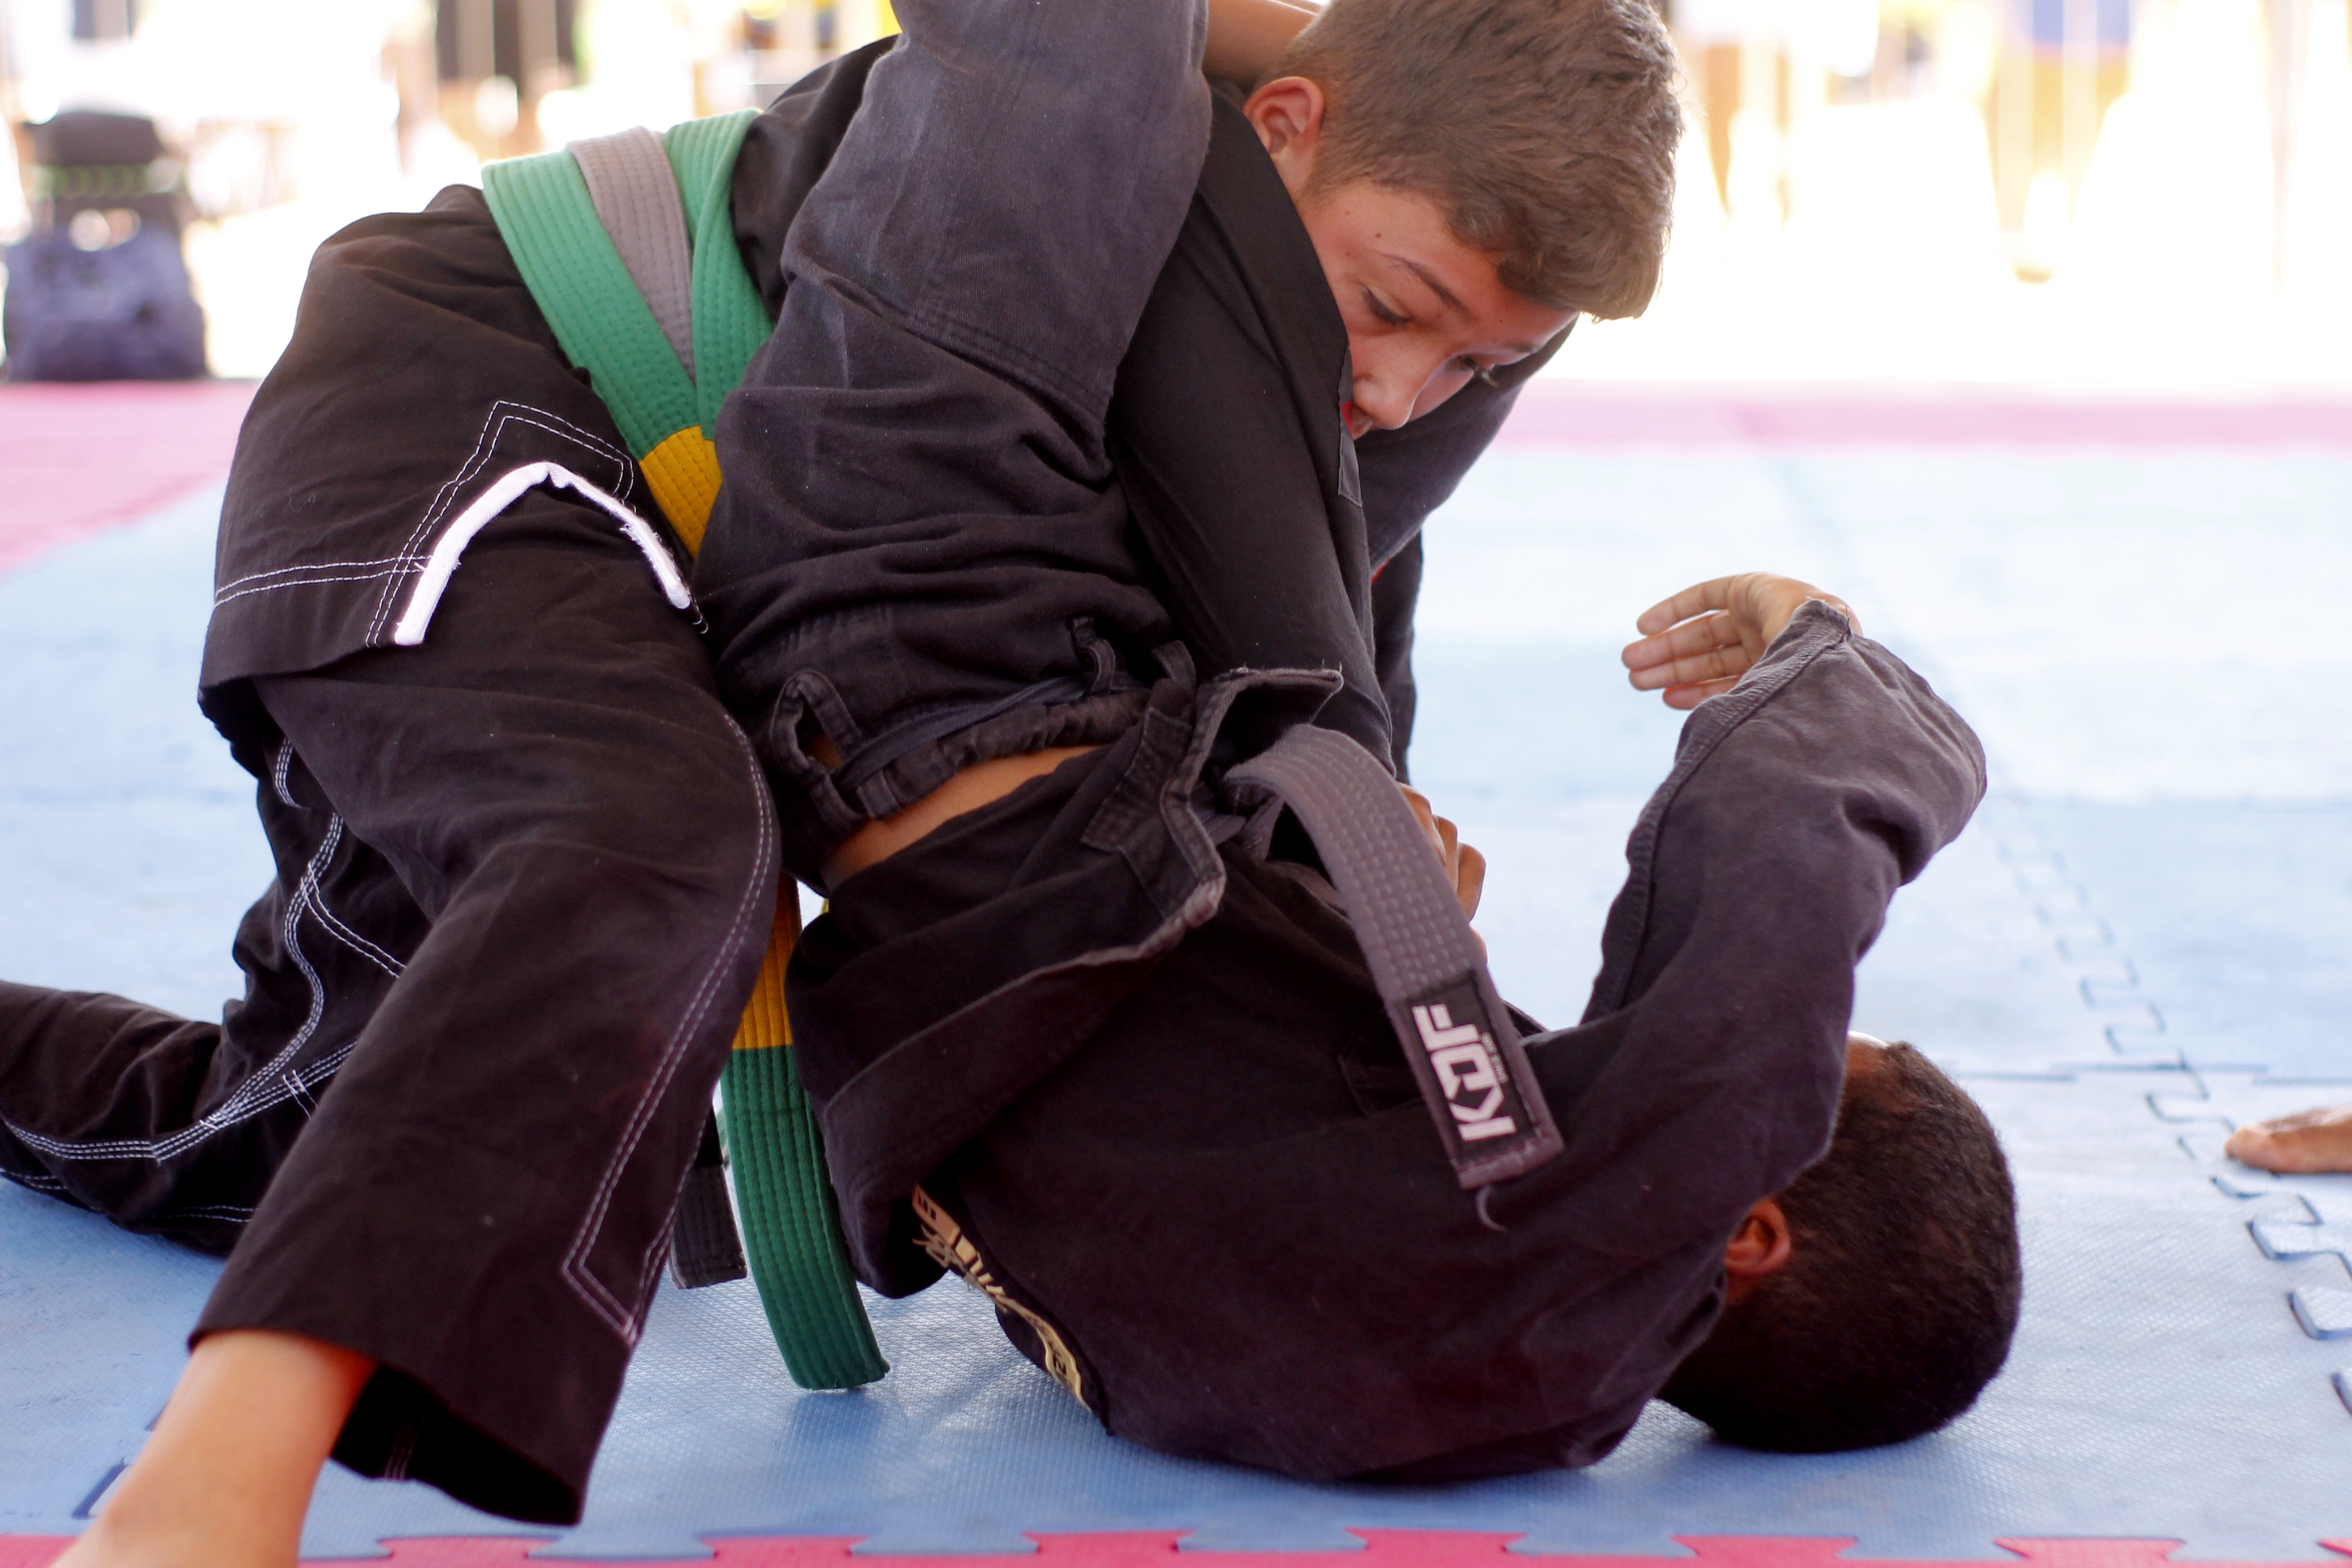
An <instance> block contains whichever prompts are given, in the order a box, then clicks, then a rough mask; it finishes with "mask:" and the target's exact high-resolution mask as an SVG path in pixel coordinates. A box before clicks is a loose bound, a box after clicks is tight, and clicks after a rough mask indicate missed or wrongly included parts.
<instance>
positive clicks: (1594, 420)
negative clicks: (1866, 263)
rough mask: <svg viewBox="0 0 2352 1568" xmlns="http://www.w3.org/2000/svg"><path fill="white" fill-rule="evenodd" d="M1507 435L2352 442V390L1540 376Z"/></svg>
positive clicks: (1521, 438) (1597, 443) (1603, 440)
mask: <svg viewBox="0 0 2352 1568" xmlns="http://www.w3.org/2000/svg"><path fill="white" fill-rule="evenodd" d="M1496 445H1497V446H1498V447H1502V448H1505V449H1508V448H1511V447H1521V448H1526V447H1673V448H1685V449H1687V448H1708V447H1805V446H1824V447H1853V446H1927V447H2136V448H2146V447H2257V448H2259V447H2271V448H2291V447H2300V448H2305V449H2319V450H2328V451H2341V450H2347V449H2352V391H2331V392H2327V393H2317V392H2310V393H2293V394H2288V393H2278V394H2265V395H2250V396H2246V397H2242V398H2222V397H2215V398H2206V399H2199V398H2179V397H2165V398H2132V397H2125V396H2118V395H2086V394H2081V393H2058V392H2049V393H2044V392H2037V391H2035V390H2032V389H2030V388H2021V387H1937V386H1919V385H1891V384H1890V385H1869V384H1793V383H1791V384H1754V385H1745V386H1743V385H1735V384H1666V383H1659V384H1649V383H1631V382H1586V381H1549V380H1546V381H1535V382H1530V383H1529V384H1528V387H1527V390H1526V391H1525V392H1523V393H1522V394H1521V395H1520V397H1519V402H1518V405H1517V408H1515V409H1514V410H1513V411H1512V414H1511V418H1510V421H1509V423H1508V424H1507V425H1505V426H1503V431H1502V435H1501V436H1500V437H1499V438H1498V439H1497V441H1496Z"/></svg>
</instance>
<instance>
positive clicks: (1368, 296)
mask: <svg viewBox="0 0 2352 1568" xmlns="http://www.w3.org/2000/svg"><path fill="white" fill-rule="evenodd" d="M1362 293H1363V296H1364V309H1365V310H1370V312H1371V313H1372V319H1373V320H1374V321H1379V322H1380V323H1381V325H1382V326H1384V327H1402V326H1403V325H1404V324H1405V323H1406V322H1407V321H1412V317H1411V316H1405V315H1400V314H1399V313H1398V312H1396V311H1394V310H1390V309H1389V308H1388V307H1387V306H1386V305H1384V304H1382V303H1381V297H1380V296H1379V295H1378V294H1375V293H1373V292H1372V291H1371V290H1370V289H1364V290H1362Z"/></svg>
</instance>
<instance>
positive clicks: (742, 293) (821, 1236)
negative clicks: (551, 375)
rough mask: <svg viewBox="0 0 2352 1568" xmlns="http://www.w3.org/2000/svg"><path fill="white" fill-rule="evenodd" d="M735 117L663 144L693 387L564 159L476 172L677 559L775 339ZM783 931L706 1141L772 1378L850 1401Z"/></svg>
mask: <svg viewBox="0 0 2352 1568" xmlns="http://www.w3.org/2000/svg"><path fill="white" fill-rule="evenodd" d="M752 118H753V116H752V114H751V110H743V111H741V112H740V113H736V114H725V115H719V116H717V117H715V118H712V119H709V120H696V121H688V122H686V123H685V124H683V125H679V126H677V127H674V128H673V129H672V130H671V131H670V132H668V133H667V135H665V136H664V137H663V138H662V152H663V154H664V155H665V156H666V158H667V162H668V164H669V176H670V178H671V179H672V180H673V181H674V182H675V183H676V184H677V192H678V202H679V206H680V209H681V211H682V213H683V215H684V218H685V222H686V227H687V240H688V248H689V251H690V255H691V269H692V290H691V292H692V319H691V326H692V333H693V335H692V343H693V353H694V360H695V367H696V370H697V372H698V374H695V375H689V374H688V373H687V370H686V366H685V365H684V364H683V363H680V362H679V359H678V356H677V353H676V351H674V350H673V349H672V348H671V347H670V342H669V339H668V338H667V337H666V336H665V335H664V334H663V331H662V328H661V323H660V321H658V320H656V317H655V315H654V312H653V310H652V308H651V307H650V306H648V305H647V304H646V300H645V297H644V296H643V295H642V294H640V293H639V292H638V291H637V286H636V283H635V280H634V279H632V278H631V277H630V275H629V270H628V267H627V264H626V263H625V262H624V261H623V260H622V259H621V254H620V251H619V250H618V249H617V248H616V247H614V242H613V237H612V236H611V235H609V234H608V233H607V232H606V231H605V228H604V223H603V221H602V220H601V219H600V218H599V217H598V216H597V212H596V205H595V202H594V200H593V197H592V196H591V195H590V194H589V189H588V183H587V180H586V178H585V177H584V176H583V174H582V173H581V170H580V164H579V162H578V160H577V159H575V158H574V157H573V156H572V153H569V152H562V153H544V154H541V155H540V156H538V157H532V158H517V159H513V160H510V161H509V162H506V163H492V164H490V165H488V167H486V168H484V169H483V171H482V194H483V195H484V196H485V198H487V200H488V203H489V208H490V214H491V216H493V217H495V218H496V219H497V220H498V225H499V234H500V236H501V237H503V238H504V239H505V240H506V244H507V248H508V250H509V252H510V253H511V254H512V255H513V257H514V258H515V265H516V267H517V268H519V269H520V271H521V273H522V278H523V281H524V283H526V284H527V285H528V286H529V287H530V292H531V297H532V299H533V300H537V301H538V304H539V308H540V310H541V313H542V314H543V315H545V316H546V318H547V321H548V325H549V326H550V327H551V328H552V329H553V330H554V332H555V339H556V342H558V343H559V344H561V345H562V349H563V353H564V354H565V357H567V358H568V359H569V360H570V361H571V362H572V364H573V365H575V366H577V367H579V368H581V369H583V370H585V371H586V372H587V373H588V375H589V383H590V384H591V385H592V386H593V388H594V389H595V392H596V395H597V396H599V397H601V398H602V399H604V406H605V407H606V408H608V409H610V410H611V411H612V415H613V421H614V424H615V425H617V426H619V427H620V431H621V437H622V439H623V440H624V441H625V442H626V443H627V444H628V447H629V451H630V454H631V456H633V457H635V458H636V459H637V461H638V463H639V464H640V466H641V468H642V469H643V471H644V472H645V474H646V479H647V483H648V487H649V488H650V489H652V490H653V491H654V494H655V496H656V500H659V501H660V502H661V503H662V507H663V510H664V511H665V512H666V513H667V514H668V516H669V520H670V521H671V523H672V525H673V526H674V527H675V528H676V529H677V531H678V534H679V537H680V538H681V539H683V540H684V541H685V542H686V544H687V547H688V550H693V549H696V548H698V546H699V543H700V541H701V538H702V530H703V525H704V523H705V522H706V521H708V519H709V509H710V504H711V500H712V499H713V498H714V497H715V496H716V494H717V483H716V476H717V461H716V455H715V451H714V449H713V448H711V447H710V444H709V443H710V438H711V433H712V431H713V429H714V428H715V426H716V425H717V421H718V416H719V404H720V403H721V402H722V401H723V400H724V399H725V397H726V395H727V394H729V393H730V392H731V391H733V390H734V389H735V387H736V385H737V384H739V383H740V382H741V380H742V379H743V372H744V369H745V367H746V366H748V365H749V364H750V363H751V356H752V355H753V354H754V353H758V352H759V349H760V346H761V344H762V343H764V342H767V340H768V334H769V332H770V331H772V330H773V326H774V323H773V322H772V321H771V320H770V319H769V316H768V312H767V306H766V302H765V301H764V300H761V297H760V291H759V289H758V288H757V286H755V285H754V284H753V283H752V281H751V275H750V273H748V272H746V271H745V270H744V268H743V261H742V257H741V255H740V252H738V250H737V249H736V247H735V231H734V222H733V217H732V214H731V211H730V205H729V189H730V184H731V183H732V180H733V175H734V169H735V156H736V153H738V152H739V151H740V148H741V147H742V144H743V133H744V131H745V130H746V129H747V128H748V127H749V126H750V125H751V121H752ZM799 933H800V912H799V903H798V900H797V897H796V895H795V892H794V889H793V888H792V887H791V885H790V884H787V885H786V887H785V888H784V889H783V896H782V898H781V899H780V900H778V904H777V910H776V916H775V921H774V923H773V926H772V931H771V935H770V940H769V946H768V953H767V958H766V961H765V963H763V965H762V966H761V971H760V976H759V979H758V981H757V983H756V984H754V986H753V988H752V994H751V1002H750V1005H748V1006H746V1007H745V1009H744V1013H743V1019H742V1023H741V1025H740V1027H739V1028H738V1030H737V1032H736V1036H735V1045H734V1048H733V1049H732V1050H731V1051H730V1052H729V1053H728V1059H727V1068H726V1071H725V1074H724V1075H723V1076H722V1078H721V1079H720V1080H719V1089H720V1106H721V1110H720V1127H721V1130H722V1131H723V1133H724V1139H725V1144H726V1150H727V1162H728V1169H729V1173H730V1176H731V1178H732V1181H733V1185H734V1189H735V1203H736V1208H737V1210H738V1212H739V1214H740V1217H741V1221H742V1230H743V1253H744V1261H745V1262H746V1264H747V1265H748V1266H749V1268H750V1269H751V1279H752V1280H753V1282H754V1283H755V1284H756V1285H757V1286H758V1287H759V1290H760V1304H761V1308H762V1309H764V1310H765V1311H766V1312H767V1316H768V1327H769V1330H770V1331H771V1332H772V1333H773V1334H774V1335H775V1338H776V1348H777V1349H778V1350H779V1351H781V1352H782V1354H783V1358H784V1365H785V1367H786V1369H787V1370H789V1371H790V1372H791V1373H792V1376H793V1382H794V1383H797V1384H800V1385H801V1386H802V1387H803V1388H855V1387H856V1386H858V1385H859V1384H867V1383H872V1382H873V1381H875V1380H876V1379H877V1378H879V1377H880V1376H882V1375H883V1373H887V1372H888V1371H889V1370H890V1368H889V1363H887V1362H886V1361H884V1360H883V1359H882V1352H881V1349H880V1347H879V1346H877V1344H876V1343H875V1342H874V1329H873V1325H872V1324H871V1323H870V1322H869V1321H867V1319H866V1307H865V1303H864V1302H863V1301H862V1300H860V1299H859V1296H858V1293H857V1280H856V1275H855V1274H853V1273H852V1271H851V1269H850V1266H849V1250H848V1247H847V1246H846V1245H845V1243H844V1240H843V1237H842V1231H841V1220H840V1215H839V1213H838V1211H837V1207H836V1205H835V1199H834V1194H833V1186H832V1184H831V1182H830V1181H829V1179H828V1178H827V1175H826V1172H825V1163H824V1140H823V1137H822V1135H821V1133H820V1131H819V1130H818V1127H817V1121H816V1113H815V1110H814V1107H812V1106H811V1105H810V1103H809V1099H808V1094H807V1092H806V1091H805V1090H804V1089H802V1087H801V1082H800V1074H799V1069H798V1066H797V1062H796V1058H795V1057H794V1053H793V1049H792V1025H791V1020H790V1019H789V1018H788V1017H787V1016H785V1012H784V993H783V973H784V965H785V963H786V962H787V961H788V960H789V959H790V958H791V956H792V951H793V942H795V940H796V939H797V938H798V936H799Z"/></svg>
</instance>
